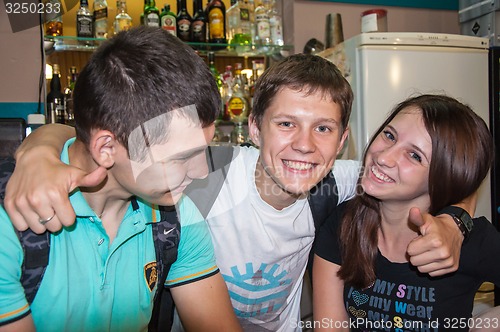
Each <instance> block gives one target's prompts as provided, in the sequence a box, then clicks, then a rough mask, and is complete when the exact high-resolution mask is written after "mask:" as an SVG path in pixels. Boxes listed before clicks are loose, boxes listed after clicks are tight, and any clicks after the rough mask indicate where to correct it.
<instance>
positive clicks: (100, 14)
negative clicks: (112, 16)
mask: <svg viewBox="0 0 500 332" xmlns="http://www.w3.org/2000/svg"><path fill="white" fill-rule="evenodd" d="M92 9H93V11H94V37H95V38H107V37H108V3H107V2H106V0H94V5H93V7H92Z"/></svg>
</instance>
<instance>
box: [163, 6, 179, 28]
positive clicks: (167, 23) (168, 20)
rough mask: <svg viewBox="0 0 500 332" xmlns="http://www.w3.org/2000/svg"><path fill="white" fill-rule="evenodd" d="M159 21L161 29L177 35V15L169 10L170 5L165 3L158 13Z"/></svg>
mask: <svg viewBox="0 0 500 332" xmlns="http://www.w3.org/2000/svg"><path fill="white" fill-rule="evenodd" d="M160 23H161V27H162V29H163V30H166V31H168V32H169V33H171V34H172V35H174V36H177V16H176V15H175V14H174V13H173V12H171V11H170V5H167V4H165V6H164V7H163V10H162V11H161V14H160Z"/></svg>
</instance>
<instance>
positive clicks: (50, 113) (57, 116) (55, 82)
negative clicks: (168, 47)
mask: <svg viewBox="0 0 500 332" xmlns="http://www.w3.org/2000/svg"><path fill="white" fill-rule="evenodd" d="M46 113H47V114H46V118H47V123H64V122H65V121H64V119H65V117H66V104H65V100H64V94H63V93H62V92H61V77H60V71H59V65H58V64H54V65H52V79H51V80H50V92H49V93H48V94H47V112H46Z"/></svg>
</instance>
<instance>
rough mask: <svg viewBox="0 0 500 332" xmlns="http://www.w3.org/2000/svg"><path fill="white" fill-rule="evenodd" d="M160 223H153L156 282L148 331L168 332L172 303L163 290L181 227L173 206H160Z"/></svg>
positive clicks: (175, 255)
mask: <svg viewBox="0 0 500 332" xmlns="http://www.w3.org/2000/svg"><path fill="white" fill-rule="evenodd" d="M159 210H160V221H159V222H156V223H153V225H152V231H153V241H154V246H155V252H156V262H157V265H156V266H157V271H158V281H157V285H156V293H155V296H154V300H153V301H154V302H153V303H154V306H153V313H152V315H151V320H150V322H149V326H148V331H155V332H156V331H170V329H171V327H172V323H173V318H174V302H173V299H172V294H171V293H170V290H169V289H167V288H165V281H166V280H167V275H168V272H169V271H170V267H171V266H172V264H173V263H174V262H175V260H176V259H177V249H178V246H179V241H180V233H181V226H180V222H179V218H178V216H177V211H176V210H175V206H160V207H159Z"/></svg>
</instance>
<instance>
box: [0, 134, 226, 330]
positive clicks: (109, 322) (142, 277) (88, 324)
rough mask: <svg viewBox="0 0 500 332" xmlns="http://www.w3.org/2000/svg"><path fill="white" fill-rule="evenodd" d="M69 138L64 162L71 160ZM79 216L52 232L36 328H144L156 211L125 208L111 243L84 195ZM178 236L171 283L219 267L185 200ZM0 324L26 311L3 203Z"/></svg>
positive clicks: (78, 198) (17, 248) (15, 244)
mask: <svg viewBox="0 0 500 332" xmlns="http://www.w3.org/2000/svg"><path fill="white" fill-rule="evenodd" d="M73 141H74V139H72V140H70V141H68V142H67V143H66V145H65V147H64V150H63V152H62V154H61V160H62V161H64V162H65V163H68V147H69V145H70V144H71V143H72V142H73ZM70 201H71V204H72V205H73V208H74V210H75V213H76V216H77V217H76V222H75V224H74V225H73V226H71V227H66V228H63V229H62V230H61V231H59V232H58V233H54V234H51V248H50V255H49V264H48V266H47V269H46V272H45V275H44V277H43V280H42V282H41V285H40V288H39V289H38V292H37V295H36V297H35V299H34V301H33V303H32V305H31V314H32V316H33V320H34V322H35V326H36V328H37V330H38V331H145V330H147V324H148V322H149V319H150V316H151V312H152V302H153V296H154V293H155V291H156V286H154V285H153V284H152V283H151V279H150V278H151V275H150V273H148V269H149V268H150V267H151V264H152V263H154V262H155V261H156V256H155V250H154V244H153V235H152V230H151V224H152V223H153V222H155V221H157V220H159V213H158V211H157V210H156V209H153V208H152V207H151V206H150V205H148V204H146V203H144V202H141V201H138V204H139V208H138V209H136V210H134V209H133V208H132V205H129V208H128V210H127V212H126V214H125V216H124V218H123V220H122V222H121V224H120V227H119V229H118V233H117V235H116V238H115V239H114V240H113V242H112V243H110V241H109V238H108V236H107V235H106V232H105V230H104V227H103V225H102V223H101V220H100V219H99V218H98V217H97V216H96V215H95V213H94V211H93V210H92V209H91V208H90V206H89V205H88V204H87V202H86V200H85V199H84V197H83V195H82V193H81V192H80V191H78V190H77V191H75V192H74V193H73V194H72V195H71V196H70ZM177 209H178V210H177V211H178V213H179V215H180V220H181V240H180V244H179V254H178V259H177V261H176V262H175V263H174V264H173V265H172V267H171V270H170V272H169V275H168V278H167V282H166V283H167V284H168V286H175V285H176V284H185V283H187V282H189V281H195V280H198V279H200V278H202V277H203V276H210V275H213V274H214V273H216V272H217V271H218V270H217V267H216V265H215V257H214V253H213V247H212V242H211V239H210V234H209V232H208V228H207V225H206V222H205V221H204V220H203V218H202V216H201V215H200V213H199V212H198V210H197V209H196V207H195V206H194V204H193V203H192V202H191V201H190V200H189V199H188V198H187V197H183V198H182V199H181V201H180V203H179V204H178V206H177ZM0 243H1V244H2V250H0V324H5V323H7V322H9V321H13V320H16V319H18V318H20V317H23V316H24V315H26V314H27V313H28V312H29V310H30V307H29V306H28V304H27V302H26V299H25V296H24V290H23V288H22V285H21V283H20V277H21V266H22V261H23V251H22V248H21V245H20V244H19V240H18V238H17V235H16V234H15V232H14V229H13V227H12V224H11V222H10V219H9V218H8V216H7V214H6V213H5V211H4V210H3V209H0Z"/></svg>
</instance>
